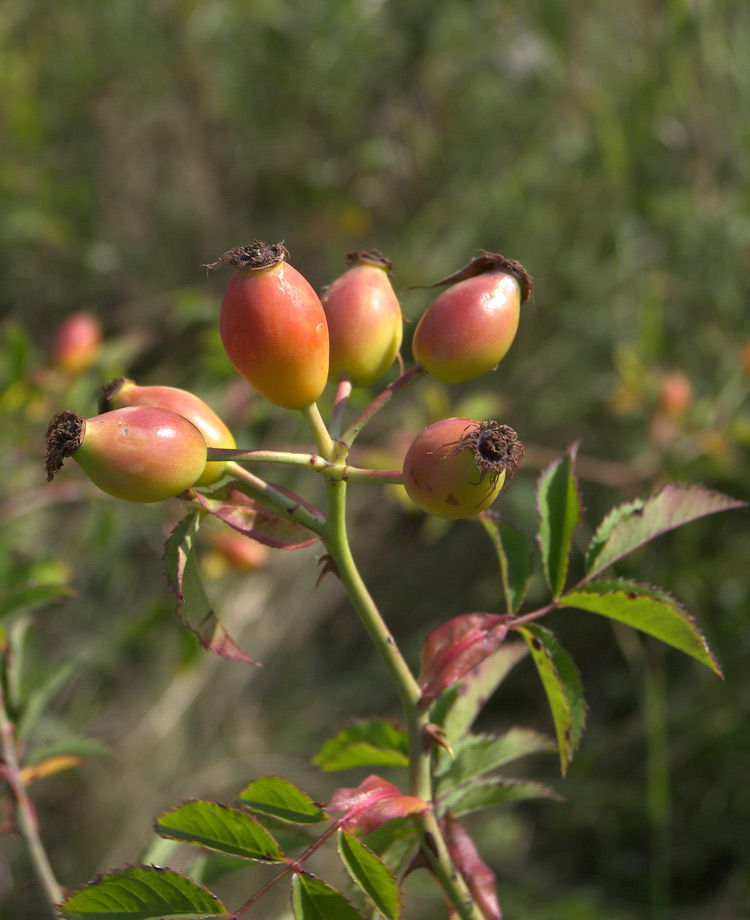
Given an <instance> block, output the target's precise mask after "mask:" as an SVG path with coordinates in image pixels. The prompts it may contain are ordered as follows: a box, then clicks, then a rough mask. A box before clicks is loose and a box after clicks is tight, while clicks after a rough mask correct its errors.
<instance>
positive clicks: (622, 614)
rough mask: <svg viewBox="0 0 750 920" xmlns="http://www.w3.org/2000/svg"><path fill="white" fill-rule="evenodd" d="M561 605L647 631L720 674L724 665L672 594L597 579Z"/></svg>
mask: <svg viewBox="0 0 750 920" xmlns="http://www.w3.org/2000/svg"><path fill="white" fill-rule="evenodd" d="M560 606H561V607H576V608H578V609H579V610H589V611H591V613H599V614H601V615H602V616H605V617H609V618H610V619H612V620H618V621H619V622H620V623H625V624H626V625H627V626H632V627H634V628H635V629H639V630H640V631H641V632H644V633H648V635H650V636H654V637H655V638H656V639H660V640H661V641H662V642H666V643H667V645H671V646H672V647H673V648H676V649H679V650H680V651H681V652H685V653H686V654H687V655H692V657H693V658H697V659H698V661H700V662H702V663H703V664H705V665H707V666H708V667H709V668H711V670H712V671H714V672H715V673H716V674H718V675H719V677H721V676H722V673H721V668H720V667H719V664H718V662H717V661H716V659H715V658H714V656H713V653H712V652H711V650H710V649H709V647H708V643H707V642H706V640H705V638H704V636H703V634H702V633H701V632H700V631H699V630H698V629H697V628H696V626H695V622H694V620H693V618H692V617H691V616H690V615H689V614H688V613H687V612H686V611H685V610H684V609H683V607H682V606H681V604H679V603H678V601H676V600H675V599H674V598H673V597H671V596H670V595H669V594H666V593H665V592H664V591H660V590H659V589H658V588H652V587H650V586H649V585H641V584H637V583H636V582H632V581H623V580H612V581H594V582H591V583H589V584H585V585H580V586H579V587H577V588H574V589H573V590H572V591H569V592H568V593H567V594H564V595H563V596H562V597H561V598H560Z"/></svg>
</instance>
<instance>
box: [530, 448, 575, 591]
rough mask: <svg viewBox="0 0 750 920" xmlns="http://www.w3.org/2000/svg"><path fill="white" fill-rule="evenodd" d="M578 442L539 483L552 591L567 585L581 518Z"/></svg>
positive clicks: (547, 576)
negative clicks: (572, 547) (569, 561)
mask: <svg viewBox="0 0 750 920" xmlns="http://www.w3.org/2000/svg"><path fill="white" fill-rule="evenodd" d="M577 450H578V445H577V444H574V445H573V446H572V447H571V448H570V449H569V450H568V452H567V453H566V454H565V455H564V456H563V457H561V458H560V459H559V460H557V461H555V463H553V464H552V465H551V466H549V467H547V469H546V470H545V471H544V472H543V473H542V475H541V476H540V477H539V482H538V483H537V509H538V511H539V530H538V532H537V540H538V542H539V548H540V550H541V552H542V566H543V569H544V577H545V580H546V582H547V584H548V585H549V588H550V590H551V591H552V595H553V596H554V597H558V596H559V595H560V594H562V592H563V590H564V588H565V579H566V577H567V574H568V560H569V557H570V547H571V542H572V539H573V532H574V531H575V529H576V527H578V524H579V523H580V521H581V498H580V496H579V494H578V483H577V481H576V478H575V475H574V472H573V469H574V466H575V459H576V452H577Z"/></svg>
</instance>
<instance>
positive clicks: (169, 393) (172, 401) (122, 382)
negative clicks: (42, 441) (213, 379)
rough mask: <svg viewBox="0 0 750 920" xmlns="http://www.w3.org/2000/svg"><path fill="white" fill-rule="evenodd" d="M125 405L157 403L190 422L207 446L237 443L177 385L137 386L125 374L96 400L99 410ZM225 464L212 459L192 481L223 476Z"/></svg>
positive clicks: (206, 482) (212, 414) (208, 482)
mask: <svg viewBox="0 0 750 920" xmlns="http://www.w3.org/2000/svg"><path fill="white" fill-rule="evenodd" d="M126 406H159V407H160V408H162V409H169V410H170V411H171V412H176V413H177V414H178V415H181V416H183V417H184V418H186V419H187V420H188V421H190V422H192V423H193V424H194V425H195V426H196V428H198V429H199V430H200V432H201V434H202V435H203V438H204V440H205V442H206V447H220V448H223V449H225V450H233V449H234V448H235V447H236V446H237V445H236V443H235V440H234V436H233V435H232V432H231V431H230V430H229V429H228V428H227V426H226V425H225V424H224V422H222V420H221V419H220V418H219V416H218V415H217V414H216V413H215V412H214V411H213V409H212V408H211V407H210V406H208V405H207V404H206V403H205V402H204V401H203V400H202V399H201V398H200V397H199V396H196V395H195V393H191V392H190V391H189V390H181V389H180V388H179V387H165V386H138V384H137V383H134V382H133V381H132V380H128V379H127V378H126V377H118V378H117V379H116V380H113V381H112V382H111V383H108V384H107V385H106V386H105V387H104V388H103V391H102V395H101V397H100V399H99V411H100V412H108V411H109V410H110V409H124V408H125V407H126ZM225 467H226V463H225V462H223V461H221V460H212V461H210V462H209V463H207V464H206V468H205V470H204V471H203V474H202V475H201V477H200V478H199V479H198V480H197V481H196V482H195V483H193V485H196V486H208V485H211V484H212V483H214V482H216V481H217V480H219V479H221V477H222V476H223V475H224V469H225Z"/></svg>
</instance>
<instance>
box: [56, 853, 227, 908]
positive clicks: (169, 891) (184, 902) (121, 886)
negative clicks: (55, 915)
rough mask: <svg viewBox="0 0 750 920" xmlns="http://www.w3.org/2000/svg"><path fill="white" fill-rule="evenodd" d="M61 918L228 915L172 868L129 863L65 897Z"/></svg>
mask: <svg viewBox="0 0 750 920" xmlns="http://www.w3.org/2000/svg"><path fill="white" fill-rule="evenodd" d="M60 912H61V914H62V916H63V917H64V918H65V920H174V918H180V920H192V918H195V920H199V918H200V920H209V918H213V917H228V916H229V914H228V912H227V910H226V908H225V907H224V905H223V904H222V903H221V901H219V899H218V898H217V897H216V896H215V895H213V894H211V892H210V891H208V890H207V889H206V888H204V887H203V886H201V885H197V884H196V883H195V882H192V881H190V879H187V878H185V876H183V875H179V874H178V873H177V872H174V871H173V870H172V869H160V868H157V867H156V866H130V867H128V868H127V869H117V870H116V871H115V872H110V873H108V874H107V875H102V876H99V877H98V878H97V879H96V880H95V881H93V882H91V883H90V884H89V885H85V886H84V887H83V888H81V889H79V890H78V891H77V892H76V893H75V894H74V895H73V896H72V897H70V898H68V899H67V901H65V902H64V903H63V904H62V905H61V907H60Z"/></svg>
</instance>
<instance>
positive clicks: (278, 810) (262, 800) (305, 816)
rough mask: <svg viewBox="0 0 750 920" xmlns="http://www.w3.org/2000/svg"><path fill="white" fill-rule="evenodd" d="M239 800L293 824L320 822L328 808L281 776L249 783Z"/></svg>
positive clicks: (253, 808) (254, 809) (324, 818)
mask: <svg viewBox="0 0 750 920" xmlns="http://www.w3.org/2000/svg"><path fill="white" fill-rule="evenodd" d="M239 801H240V802H241V803H242V804H243V805H245V806H246V807H247V808H249V809H250V810H251V811H257V812H259V813H260V814H264V815H270V816H271V817H273V818H278V819H279V820H281V821H288V822H289V823H290V824H317V823H318V822H319V821H325V820H327V816H326V814H325V812H323V810H322V809H321V808H319V807H318V806H317V805H316V804H315V803H314V802H313V800H312V799H311V798H310V796H308V795H307V794H306V793H304V792H302V790H301V789H298V788H297V787H296V786H295V785H294V784H293V783H290V782H289V780H287V779H283V778H282V777H280V776H261V777H260V778H259V779H256V780H254V781H253V782H252V783H250V784H249V785H248V786H246V787H245V788H244V789H243V790H242V792H241V793H240V794H239Z"/></svg>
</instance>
